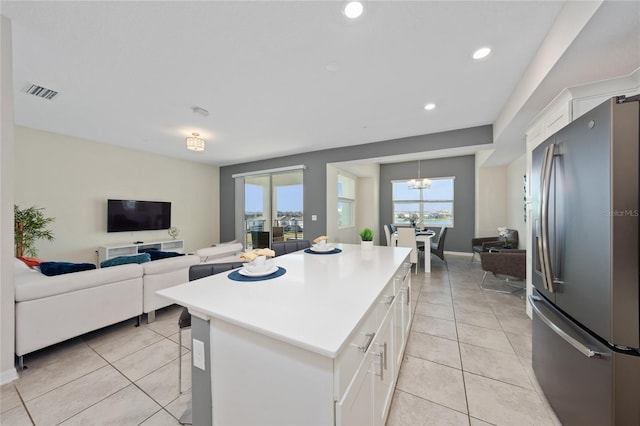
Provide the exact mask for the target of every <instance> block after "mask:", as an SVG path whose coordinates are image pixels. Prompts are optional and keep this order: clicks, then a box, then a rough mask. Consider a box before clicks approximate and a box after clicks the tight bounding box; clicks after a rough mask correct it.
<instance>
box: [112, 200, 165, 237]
mask: <svg viewBox="0 0 640 426" xmlns="http://www.w3.org/2000/svg"><path fill="white" fill-rule="evenodd" d="M170 227H171V203H170V202H167V201H138V200H107V232H124V231H153V230H158V229H169V228H170Z"/></svg>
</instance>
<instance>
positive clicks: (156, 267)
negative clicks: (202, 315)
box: [142, 254, 200, 322]
mask: <svg viewBox="0 0 640 426" xmlns="http://www.w3.org/2000/svg"><path fill="white" fill-rule="evenodd" d="M198 263H200V257H198V256H195V255H192V254H188V255H186V256H178V257H171V258H168V259H161V260H154V261H153V262H147V263H143V264H142V268H143V270H144V273H143V275H142V282H143V285H142V291H143V294H142V301H143V309H142V311H143V312H144V313H145V314H147V322H152V321H154V320H155V317H156V313H155V310H156V309H160V308H164V307H165V306H169V305H171V303H172V302H170V301H169V300H168V299H166V298H164V297H160V296H158V295H157V294H156V291H158V290H164V289H165V288H169V287H173V286H175V285H178V284H183V283H186V282H188V281H189V268H190V267H191V266H192V265H197V264H198Z"/></svg>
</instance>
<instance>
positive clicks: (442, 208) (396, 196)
mask: <svg viewBox="0 0 640 426" xmlns="http://www.w3.org/2000/svg"><path fill="white" fill-rule="evenodd" d="M454 179H455V178H453V177H446V178H431V188H428V189H409V186H408V185H407V182H409V181H408V180H401V181H400V180H397V181H392V182H391V185H392V191H393V223H394V224H396V225H410V224H411V219H412V218H417V220H416V222H417V223H421V224H422V226H425V227H427V226H435V227H439V226H447V227H449V228H453V200H454V197H453V180H454Z"/></svg>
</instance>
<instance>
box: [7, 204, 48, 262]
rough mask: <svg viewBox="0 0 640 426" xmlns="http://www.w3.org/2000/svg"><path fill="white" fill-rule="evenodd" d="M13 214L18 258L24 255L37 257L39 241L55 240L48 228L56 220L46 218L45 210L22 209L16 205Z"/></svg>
mask: <svg viewBox="0 0 640 426" xmlns="http://www.w3.org/2000/svg"><path fill="white" fill-rule="evenodd" d="M13 214H14V219H13V221H14V241H15V246H16V257H22V256H24V255H28V256H33V257H35V256H37V255H38V249H36V246H35V243H36V241H37V240H40V239H45V240H48V241H53V240H54V236H53V232H52V231H51V230H50V229H47V226H48V225H49V224H50V223H51V222H53V221H54V220H55V219H54V218H52V217H45V215H44V208H41V207H35V206H32V207H29V208H26V209H20V207H18V206H17V205H14V206H13Z"/></svg>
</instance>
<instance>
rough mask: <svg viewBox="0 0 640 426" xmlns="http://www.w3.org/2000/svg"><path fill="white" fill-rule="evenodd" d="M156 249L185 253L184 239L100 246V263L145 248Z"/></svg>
mask: <svg viewBox="0 0 640 426" xmlns="http://www.w3.org/2000/svg"><path fill="white" fill-rule="evenodd" d="M149 249H156V250H160V251H175V252H177V253H184V240H166V241H155V242H151V243H144V242H143V241H137V242H135V243H133V244H110V245H107V246H100V247H98V264H100V262H102V261H103V260H107V259H111V258H113V257H118V256H133V255H136V254H138V253H142V252H143V251H144V250H149Z"/></svg>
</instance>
